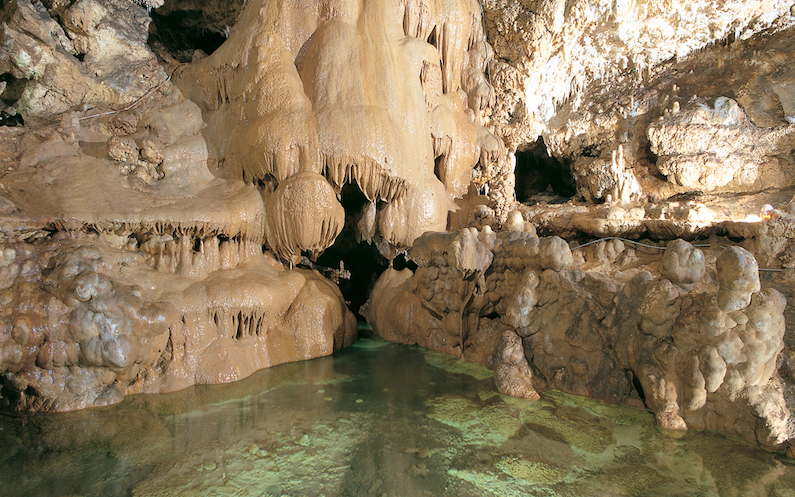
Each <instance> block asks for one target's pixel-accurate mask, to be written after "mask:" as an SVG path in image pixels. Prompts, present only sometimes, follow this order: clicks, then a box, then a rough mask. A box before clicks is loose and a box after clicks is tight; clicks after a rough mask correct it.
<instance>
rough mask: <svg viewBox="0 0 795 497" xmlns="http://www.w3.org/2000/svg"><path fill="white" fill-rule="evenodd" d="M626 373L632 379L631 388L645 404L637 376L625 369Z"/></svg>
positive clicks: (644, 397)
mask: <svg viewBox="0 0 795 497" xmlns="http://www.w3.org/2000/svg"><path fill="white" fill-rule="evenodd" d="M627 374H628V375H629V377H630V379H631V380H632V388H633V389H634V390H635V391H636V392H637V393H638V397H640V400H642V401H643V403H644V404H645V403H646V395H645V394H644V393H643V387H642V386H641V384H640V380H638V377H637V376H636V375H635V373H633V372H632V371H627Z"/></svg>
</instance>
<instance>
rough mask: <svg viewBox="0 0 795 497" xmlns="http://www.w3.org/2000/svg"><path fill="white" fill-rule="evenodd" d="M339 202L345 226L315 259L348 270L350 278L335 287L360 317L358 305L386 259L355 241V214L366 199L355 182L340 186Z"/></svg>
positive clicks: (366, 297) (362, 302)
mask: <svg viewBox="0 0 795 497" xmlns="http://www.w3.org/2000/svg"><path fill="white" fill-rule="evenodd" d="M340 203H341V204H342V207H343V208H344V209H345V226H344V227H343V228H342V232H341V233H340V235H339V236H338V237H337V240H336V241H335V242H334V245H332V246H331V247H329V248H328V249H326V251H325V252H323V254H322V255H321V256H320V257H318V259H317V261H316V263H315V264H316V265H317V266H323V267H327V268H332V269H337V268H339V267H340V261H342V263H343V264H344V265H345V269H346V270H348V271H350V272H351V279H349V280H345V279H341V280H340V282H339V288H340V291H341V292H342V296H343V297H344V298H345V301H346V302H348V307H349V308H350V310H351V311H353V312H354V313H355V314H356V317H357V319H359V320H360V321H363V320H364V319H363V318H362V316H361V315H360V314H359V308H360V307H361V306H362V304H364V303H365V302H366V301H367V299H368V298H369V296H370V292H371V291H372V289H373V287H374V286H375V282H376V281H377V280H378V277H379V276H381V273H383V272H384V271H385V270H386V268H387V266H388V265H389V262H388V261H387V260H386V259H385V258H384V257H383V256H382V255H381V254H380V253H379V252H378V249H376V247H375V245H370V244H368V243H367V242H364V241H363V242H361V243H359V242H357V241H356V216H357V214H359V212H360V211H361V210H362V207H364V206H365V205H366V204H367V203H369V200H367V198H366V197H365V196H364V194H363V193H362V192H361V190H360V189H359V187H358V186H357V185H355V184H351V183H346V184H345V185H344V186H343V187H342V194H341V198H340Z"/></svg>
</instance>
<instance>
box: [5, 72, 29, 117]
mask: <svg viewBox="0 0 795 497" xmlns="http://www.w3.org/2000/svg"><path fill="white" fill-rule="evenodd" d="M27 84H28V80H27V79H20V78H15V77H14V76H12V75H11V74H10V73H5V74H0V126H22V125H24V124H25V123H24V122H23V120H22V116H21V115H20V114H19V113H17V110H16V108H14V104H16V103H17V102H18V101H19V99H20V98H22V94H23V93H24V91H25V87H26V86H27Z"/></svg>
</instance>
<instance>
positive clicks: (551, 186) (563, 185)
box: [514, 137, 577, 204]
mask: <svg viewBox="0 0 795 497" xmlns="http://www.w3.org/2000/svg"><path fill="white" fill-rule="evenodd" d="M514 175H515V176H516V200H518V201H519V202H522V203H530V204H537V203H548V204H559V203H563V202H566V201H568V200H569V199H570V198H571V197H573V196H574V194H575V193H576V191H577V190H576V184H575V182H574V177H573V176H572V174H571V167H570V165H569V161H568V160H566V159H562V160H561V159H556V158H555V157H550V156H549V153H548V152H547V146H546V144H545V143H544V139H543V138H541V137H539V138H538V140H536V142H535V143H532V144H528V145H527V146H525V147H524V148H523V149H521V150H517V151H516V169H515V170H514Z"/></svg>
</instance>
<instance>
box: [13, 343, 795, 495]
mask: <svg viewBox="0 0 795 497" xmlns="http://www.w3.org/2000/svg"><path fill="white" fill-rule="evenodd" d="M0 444H2V447H3V448H4V450H3V451H2V455H0V488H2V489H3V492H2V493H3V495H5V496H7V497H15V496H67V495H85V496H88V495H97V496H99V495H101V496H110V495H134V496H154V495H158V496H165V495H180V496H186V495H197V496H198V495H203V496H204V495H207V496H211V495H240V496H243V495H246V496H250V495H262V496H268V495H273V496H282V495H289V496H321V495H325V496H340V495H345V496H364V495H375V496H384V495H386V496H419V495H433V496H441V495H449V496H481V495H499V496H512V495H538V496H541V495H543V496H564V495H572V496H586V495H593V496H605V495H611V496H618V495H690V496H692V495H775V496H792V495H795V492H794V491H793V489H795V461H791V460H788V459H786V458H783V457H781V456H779V455H777V454H772V453H769V452H766V451H764V450H762V449H759V448H758V447H756V446H755V445H753V444H750V443H748V442H746V441H743V440H739V439H736V438H732V437H728V436H724V435H721V434H718V433H713V432H692V433H690V432H688V433H679V432H676V433H670V432H663V431H661V430H660V429H658V428H656V427H655V425H654V419H653V416H652V414H651V413H650V412H647V411H644V410H637V409H632V408H626V407H618V406H611V405H606V404H600V403H598V402H594V401H590V400H586V399H582V398H578V397H574V396H570V395H564V394H562V393H559V392H554V391H552V392H547V394H545V395H544V396H543V398H542V399H541V400H539V401H535V402H532V401H525V400H521V399H513V398H509V397H503V396H501V395H499V394H498V393H497V392H496V390H495V387H494V384H493V381H492V379H491V372H490V371H488V370H486V369H484V368H482V367H480V366H478V365H475V364H471V363H464V362H461V361H458V360H457V359H454V358H452V357H450V356H447V355H444V354H439V353H436V352H429V351H425V350H423V349H420V348H418V347H407V346H402V345H397V344H391V343H387V342H384V341H382V340H380V339H378V338H362V339H360V340H359V341H358V342H357V343H356V344H355V345H354V346H353V347H351V348H349V349H346V350H342V351H339V352H337V353H335V354H334V355H333V356H331V357H325V358H320V359H315V360H311V361H306V362H302V363H293V364H286V365H282V366H278V367H275V368H271V369H269V370H264V371H260V372H258V373H256V374H254V375H253V376H251V377H249V378H247V379H245V380H243V381H240V382H236V383H232V384H227V385H212V386H196V387H192V388H189V389H186V390H183V391H180V392H176V393H173V394H165V395H142V396H133V397H129V398H128V399H127V400H125V401H124V402H123V403H121V404H119V405H116V406H112V407H107V408H96V409H90V410H84V411H81V412H73V413H64V414H46V415H45V414H36V415H9V414H6V415H2V416H0Z"/></svg>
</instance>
